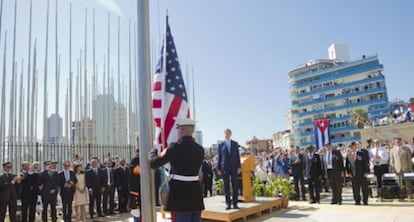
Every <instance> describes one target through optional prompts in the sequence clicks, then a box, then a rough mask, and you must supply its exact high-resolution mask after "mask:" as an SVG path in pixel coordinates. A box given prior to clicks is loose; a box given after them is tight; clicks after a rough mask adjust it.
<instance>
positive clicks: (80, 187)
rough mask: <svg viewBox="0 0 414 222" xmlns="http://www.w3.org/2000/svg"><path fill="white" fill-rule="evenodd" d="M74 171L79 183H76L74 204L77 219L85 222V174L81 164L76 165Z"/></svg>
mask: <svg viewBox="0 0 414 222" xmlns="http://www.w3.org/2000/svg"><path fill="white" fill-rule="evenodd" d="M74 171H75V174H76V178H77V179H78V183H76V191H75V197H74V203H73V205H74V206H75V212H76V219H77V220H85V219H86V213H85V206H86V204H87V201H86V190H85V174H84V173H83V172H82V165H81V164H76V165H75V167H74Z"/></svg>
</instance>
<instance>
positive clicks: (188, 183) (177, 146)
mask: <svg viewBox="0 0 414 222" xmlns="http://www.w3.org/2000/svg"><path fill="white" fill-rule="evenodd" d="M176 124H177V129H178V136H179V138H180V139H179V141H178V142H177V143H172V144H170V146H169V147H168V148H167V149H165V150H163V151H162V152H160V153H159V154H158V150H157V149H153V150H151V151H150V154H149V158H150V161H151V167H152V168H153V169H155V168H157V167H160V166H162V165H164V164H166V163H168V162H169V163H170V166H171V170H170V181H169V187H170V191H169V194H168V199H167V203H166V204H165V210H166V211H170V212H171V218H172V221H173V222H180V221H191V222H200V221H201V211H202V210H204V203H203V194H202V191H203V190H202V184H201V183H200V182H199V170H200V167H201V164H202V162H203V159H204V149H203V147H201V146H200V145H199V144H197V143H196V142H195V141H194V138H193V137H192V135H193V133H194V125H195V121H194V120H191V119H176Z"/></svg>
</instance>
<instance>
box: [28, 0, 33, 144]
mask: <svg viewBox="0 0 414 222" xmlns="http://www.w3.org/2000/svg"><path fill="white" fill-rule="evenodd" d="M31 49H32V0H30V18H29V55H28V60H27V64H28V65H27V105H26V106H27V108H26V109H27V113H26V114H27V118H26V123H27V125H26V136H27V138H26V140H27V142H29V141H30V142H32V141H31V140H32V139H33V138H30V129H31V128H32V125H33V123H32V121H33V120H32V119H30V71H31V70H30V62H31V61H30V60H31V58H30V57H31ZM33 75H34V74H33ZM32 99H33V98H32Z"/></svg>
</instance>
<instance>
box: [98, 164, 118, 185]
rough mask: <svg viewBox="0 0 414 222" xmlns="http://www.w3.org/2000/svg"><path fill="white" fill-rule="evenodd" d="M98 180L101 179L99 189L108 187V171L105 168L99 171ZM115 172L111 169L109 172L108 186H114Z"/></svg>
mask: <svg viewBox="0 0 414 222" xmlns="http://www.w3.org/2000/svg"><path fill="white" fill-rule="evenodd" d="M100 171H101V172H100V178H101V187H103V186H107V185H108V169H107V168H103V169H101V170H100ZM114 175H115V171H114V169H112V168H111V172H110V177H111V178H110V180H109V183H110V185H114V184H115V176H114Z"/></svg>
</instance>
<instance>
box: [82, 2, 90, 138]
mask: <svg viewBox="0 0 414 222" xmlns="http://www.w3.org/2000/svg"><path fill="white" fill-rule="evenodd" d="M87 33H88V8H85V58H84V59H85V63H84V64H83V66H84V67H85V75H84V76H83V77H84V78H85V81H84V86H85V91H84V93H85V97H84V98H83V100H84V118H83V127H84V131H85V132H84V134H85V137H84V139H85V144H86V145H88V143H89V141H88V135H89V132H88V128H89V127H88V126H89V124H88V115H89V112H88V74H87V71H88V63H87V58H88V54H87V52H88V45H87V43H88V34H87Z"/></svg>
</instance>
